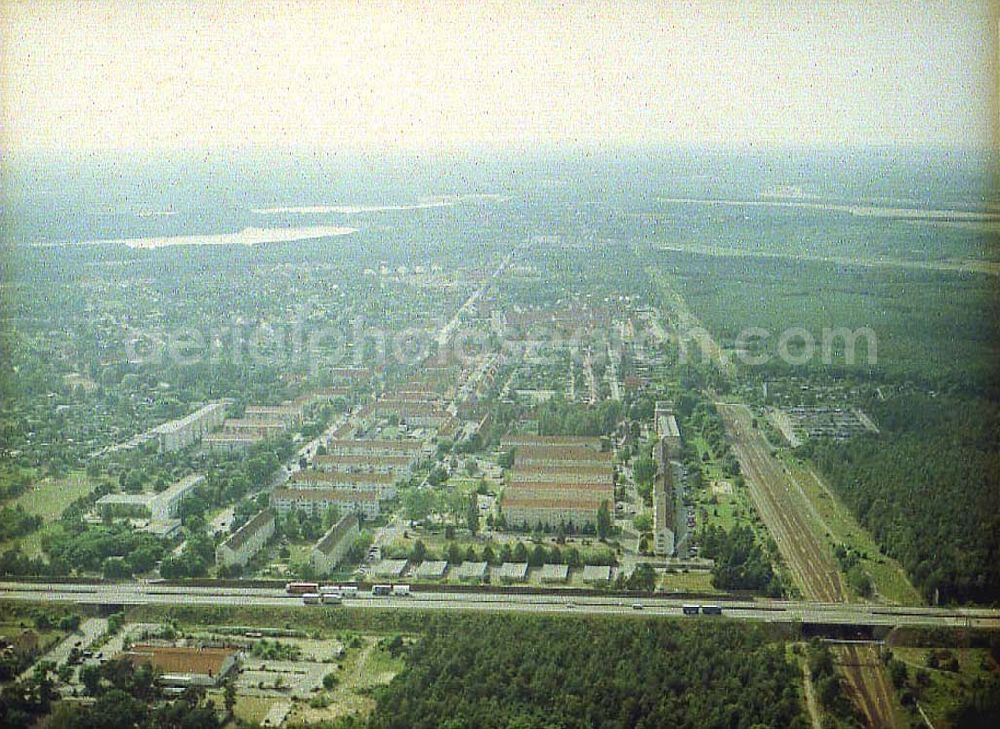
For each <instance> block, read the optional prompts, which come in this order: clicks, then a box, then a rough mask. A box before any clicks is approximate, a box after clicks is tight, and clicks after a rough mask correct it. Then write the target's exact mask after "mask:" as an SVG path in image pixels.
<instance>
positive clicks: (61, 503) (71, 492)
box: [2, 471, 96, 557]
mask: <svg viewBox="0 0 1000 729" xmlns="http://www.w3.org/2000/svg"><path fill="white" fill-rule="evenodd" d="M95 486H96V483H95V482H94V481H93V480H92V479H90V478H88V477H87V476H86V475H85V474H84V473H83V471H74V472H72V473H70V474H69V475H68V476H67V477H66V478H61V479H51V478H45V479H42V480H40V481H37V482H36V483H34V484H33V485H32V486H31V487H30V488H29V489H28V490H27V491H25V492H24V493H23V494H21V495H20V496H18V497H17V498H16V499H15V500H14V501H13V502H11V505H12V506H21V507H23V508H24V510H25V511H26V512H28V513H29V514H37V515H38V516H40V517H42V519H44V520H45V522H46V523H47V522H51V521H55V520H56V519H58V518H59V517H60V516H62V513H63V511H65V509H66V507H67V506H69V505H70V504H72V503H73V502H74V501H76V500H77V499H78V498H80V497H81V496H86V495H87V494H89V493H90V492H91V491H92V490H93V489H94V487H95ZM44 530H45V525H44V524H43V525H42V527H41V528H39V529H36V530H35V531H33V532H31V533H30V534H27V535H25V536H24V537H22V538H21V539H18V540H11V541H10V542H8V543H6V544H4V545H2V548H3V549H8V548H10V547H13V546H14V544H15V541H16V544H18V545H19V546H20V547H21V551H23V552H24V554H25V555H27V556H28V557H37V556H39V555H41V553H42V534H43V532H44Z"/></svg>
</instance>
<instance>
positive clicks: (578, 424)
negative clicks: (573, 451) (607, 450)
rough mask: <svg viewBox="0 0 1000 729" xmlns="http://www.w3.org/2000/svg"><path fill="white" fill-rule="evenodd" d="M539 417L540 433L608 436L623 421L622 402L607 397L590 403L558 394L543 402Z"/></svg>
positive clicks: (539, 409)
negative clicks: (578, 401)
mask: <svg viewBox="0 0 1000 729" xmlns="http://www.w3.org/2000/svg"><path fill="white" fill-rule="evenodd" d="M536 416H537V419H538V433H539V435H609V434H610V433H611V432H612V431H613V430H614V429H615V426H616V425H618V421H620V420H621V417H622V405H621V403H620V402H618V401H617V400H604V401H603V402H601V403H600V404H598V405H593V406H591V405H584V404H581V403H571V402H567V401H566V400H563V399H562V398H559V397H556V398H552V399H551V400H549V401H548V402H546V403H544V404H542V405H540V406H539V407H538V410H537V413H536Z"/></svg>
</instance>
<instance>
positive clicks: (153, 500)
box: [97, 474, 205, 521]
mask: <svg viewBox="0 0 1000 729" xmlns="http://www.w3.org/2000/svg"><path fill="white" fill-rule="evenodd" d="M204 480H205V477H204V476H202V475H200V474H192V475H190V476H185V477H184V478H182V479H180V480H179V481H176V482H175V483H173V484H171V485H170V486H169V487H167V489H166V490H164V491H161V492H160V493H158V494H157V493H143V494H107V495H105V496H102V497H101V498H99V499H98V500H97V508H98V510H99V511H102V512H107V511H117V512H118V513H119V514H122V515H134V516H135V515H140V514H141V515H147V516H148V517H149V518H150V519H151V520H152V521H168V520H170V519H173V518H174V517H176V516H177V507H178V505H179V504H180V502H181V501H182V500H183V499H184V498H186V497H187V496H189V495H190V494H191V492H192V491H193V490H194V489H195V488H197V487H198V485H199V484H201V482H202V481H204Z"/></svg>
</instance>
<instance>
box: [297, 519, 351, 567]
mask: <svg viewBox="0 0 1000 729" xmlns="http://www.w3.org/2000/svg"><path fill="white" fill-rule="evenodd" d="M360 533H361V530H360V529H359V528H358V517H357V515H355V514H346V515H345V516H342V517H341V518H340V519H339V520H338V521H337V523H336V524H334V525H333V526H332V527H330V529H329V530H328V531H327V532H326V534H324V535H323V536H322V537H321V538H320V540H319V541H318V542H316V545H315V546H314V547H313V548H312V552H311V553H310V555H309V561H310V562H312V566H313V569H314V570H315V571H316V574H317V575H319V576H324V575H327V574H329V573H330V572H331V571H332V570H333V569H334V568H335V567H336V566H337V565H338V564H340V562H341V561H342V560H343V559H344V556H345V555H346V554H347V553H348V551H350V549H351V547H352V546H353V545H354V542H355V541H356V540H357V538H358V535H359V534H360Z"/></svg>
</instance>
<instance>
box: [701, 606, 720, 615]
mask: <svg viewBox="0 0 1000 729" xmlns="http://www.w3.org/2000/svg"><path fill="white" fill-rule="evenodd" d="M701 614H702V615H722V606H721V605H702V606H701Z"/></svg>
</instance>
